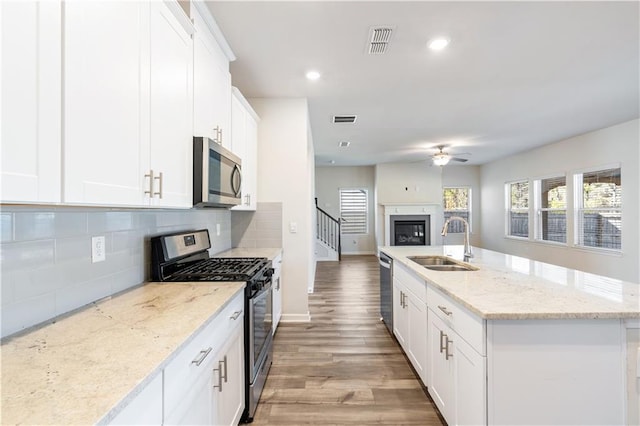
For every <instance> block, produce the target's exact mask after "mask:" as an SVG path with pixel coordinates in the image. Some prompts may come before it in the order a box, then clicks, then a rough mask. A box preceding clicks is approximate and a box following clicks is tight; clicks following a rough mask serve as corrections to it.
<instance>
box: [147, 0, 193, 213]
mask: <svg viewBox="0 0 640 426" xmlns="http://www.w3.org/2000/svg"><path fill="white" fill-rule="evenodd" d="M150 5H151V20H150V27H151V59H150V67H151V81H150V84H151V89H150V95H151V104H150V105H151V112H150V120H151V127H150V130H151V133H150V140H151V147H150V153H151V155H150V160H151V166H150V168H151V170H153V173H154V182H153V191H154V193H159V194H157V196H155V197H154V198H152V204H153V205H157V206H168V207H190V206H191V205H192V192H191V188H192V179H193V177H192V170H193V169H192V168H193V164H192V163H193V154H192V153H193V134H192V131H193V122H192V114H193V80H192V63H193V61H192V55H193V50H192V49H193V44H192V39H191V34H190V33H189V32H187V29H185V27H184V25H183V23H182V22H181V21H180V20H178V19H177V17H176V15H175V14H174V13H182V11H181V9H180V10H179V11H178V12H175V11H173V10H170V9H169V7H168V6H167V4H165V2H151V3H150ZM184 19H186V16H185V17H184ZM160 173H162V175H161V176H160Z"/></svg>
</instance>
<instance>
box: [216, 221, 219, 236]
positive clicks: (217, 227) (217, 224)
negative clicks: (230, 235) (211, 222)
mask: <svg viewBox="0 0 640 426" xmlns="http://www.w3.org/2000/svg"><path fill="white" fill-rule="evenodd" d="M216 235H217V236H218V237H219V236H220V224H219V223H216Z"/></svg>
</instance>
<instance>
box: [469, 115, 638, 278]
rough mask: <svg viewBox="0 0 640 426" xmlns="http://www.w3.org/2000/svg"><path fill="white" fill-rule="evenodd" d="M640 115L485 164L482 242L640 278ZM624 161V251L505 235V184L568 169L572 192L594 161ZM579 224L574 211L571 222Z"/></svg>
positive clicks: (584, 268)
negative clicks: (578, 175)
mask: <svg viewBox="0 0 640 426" xmlns="http://www.w3.org/2000/svg"><path fill="white" fill-rule="evenodd" d="M639 125H640V122H639V120H632V121H629V122H626V123H622V124H619V125H616V126H613V127H609V128H605V129H601V130H597V131H594V132H590V133H587V134H584V135H580V136H575V137H572V138H569V139H566V140H563V141H560V142H557V143H553V144H550V145H545V146H543V147H540V148H538V149H535V150H532V151H528V152H525V153H522V154H518V155H514V156H512V157H508V158H504V159H501V160H498V161H495V162H493V163H489V164H486V165H483V166H482V167H481V173H480V182H481V207H480V209H481V216H482V218H483V220H482V228H481V234H482V246H483V247H485V248H488V249H491V250H496V251H500V252H503V253H509V254H514V255H517V256H525V257H528V258H531V259H535V260H540V261H544V262H549V263H553V264H558V265H561V266H565V267H569V268H573V269H578V270H582V271H587V272H592V273H596V274H601V275H606V276H610V277H614V278H619V279H623V280H627V281H633V282H638V281H640V271H639V266H638V265H639V262H638V260H639V259H640V250H639V241H640V225H639V222H640V220H639V217H640V194H639V193H638V190H637V188H638V186H640V177H639V173H638V169H639V166H640V155H639V151H640V132H639V130H638V129H639ZM615 164H620V165H621V167H622V191H623V211H622V221H623V222H622V229H623V231H622V232H623V236H622V254H621V255H618V254H605V253H603V252H597V251H593V250H584V249H579V248H576V247H573V246H572V244H571V241H570V240H569V238H568V242H569V244H568V245H567V246H559V245H552V244H545V243H538V242H533V241H530V240H525V241H522V240H515V239H511V238H506V237H505V208H504V206H505V200H504V185H505V183H506V182H508V181H513V180H518V179H527V178H529V179H535V178H540V177H545V176H549V175H558V174H566V175H567V193H571V191H572V188H573V182H572V174H573V173H574V172H576V171H581V170H583V169H587V168H593V167H600V166H603V167H608V166H611V165H615ZM572 224H573V217H571V215H568V217H567V225H568V227H570V226H571V225H572Z"/></svg>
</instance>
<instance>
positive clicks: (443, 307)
mask: <svg viewBox="0 0 640 426" xmlns="http://www.w3.org/2000/svg"><path fill="white" fill-rule="evenodd" d="M438 309H440V310H441V311H442V312H444V313H445V315H446V316H451V315H452V314H453V312H451V311H448V310H447V307H446V306H442V305H438Z"/></svg>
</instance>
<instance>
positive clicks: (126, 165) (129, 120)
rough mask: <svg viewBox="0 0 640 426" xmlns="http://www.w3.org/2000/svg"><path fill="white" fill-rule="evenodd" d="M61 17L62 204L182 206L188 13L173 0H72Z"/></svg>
mask: <svg viewBox="0 0 640 426" xmlns="http://www.w3.org/2000/svg"><path fill="white" fill-rule="evenodd" d="M64 22H65V67H64V68H65V114H64V120H65V143H64V159H65V170H64V176H65V179H64V182H65V186H64V189H65V192H64V201H65V202H67V203H81V204H101V205H126V206H149V205H150V206H162V207H190V206H191V201H192V200H191V197H192V194H191V185H192V176H191V170H192V169H191V168H192V162H193V160H192V154H191V152H192V136H193V135H192V114H193V112H192V108H193V106H192V105H193V104H192V99H193V81H192V61H193V58H192V39H191V33H192V32H193V31H192V27H191V31H190V25H191V24H190V21H189V19H188V18H187V16H186V15H185V14H184V12H183V11H182V9H180V7H179V6H178V4H177V3H174V2H112V1H92V2H81V1H71V2H67V3H66V5H65V19H64ZM114 29H117V31H116V30H114Z"/></svg>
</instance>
